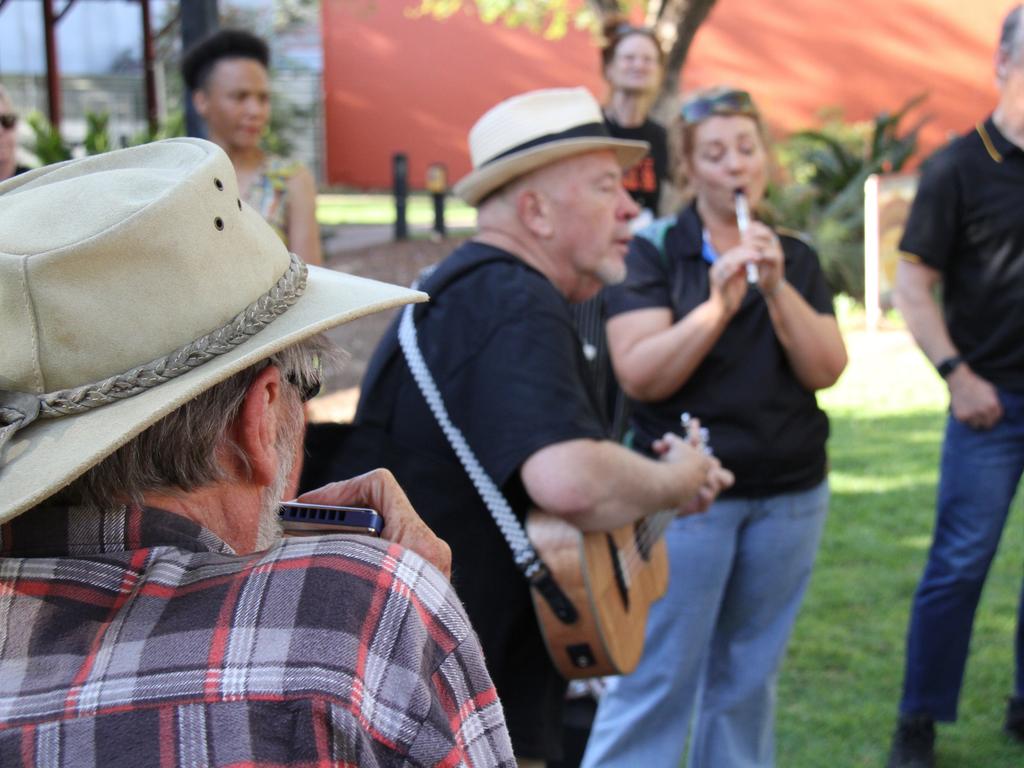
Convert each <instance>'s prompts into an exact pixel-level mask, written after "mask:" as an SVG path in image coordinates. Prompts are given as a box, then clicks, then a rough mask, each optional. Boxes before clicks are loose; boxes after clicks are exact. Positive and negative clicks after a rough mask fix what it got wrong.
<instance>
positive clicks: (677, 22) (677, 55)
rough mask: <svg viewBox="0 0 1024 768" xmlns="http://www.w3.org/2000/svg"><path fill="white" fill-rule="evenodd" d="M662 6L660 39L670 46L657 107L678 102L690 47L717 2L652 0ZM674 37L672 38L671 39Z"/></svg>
mask: <svg viewBox="0 0 1024 768" xmlns="http://www.w3.org/2000/svg"><path fill="white" fill-rule="evenodd" d="M650 4H651V5H654V6H659V7H660V10H659V11H658V16H657V20H656V21H655V28H656V29H657V31H658V34H659V36H662V39H663V40H665V41H666V42H669V41H670V47H669V49H668V52H667V54H666V56H665V79H664V81H663V82H662V84H661V92H660V93H659V94H658V102H657V103H658V106H659V107H660V106H662V105H663V104H664V103H665V102H666V101H667V102H670V103H671V102H672V101H674V100H675V98H676V95H677V93H678V91H679V76H680V75H681V74H682V71H683V65H684V64H685V63H686V56H687V54H689V53H690V45H691V44H692V43H693V38H694V36H695V35H696V34H697V30H698V29H699V28H700V25H701V24H703V23H704V20H705V19H706V18H707V17H708V14H709V13H710V12H711V8H712V7H713V6H714V4H715V0H650ZM669 35H673V37H669Z"/></svg>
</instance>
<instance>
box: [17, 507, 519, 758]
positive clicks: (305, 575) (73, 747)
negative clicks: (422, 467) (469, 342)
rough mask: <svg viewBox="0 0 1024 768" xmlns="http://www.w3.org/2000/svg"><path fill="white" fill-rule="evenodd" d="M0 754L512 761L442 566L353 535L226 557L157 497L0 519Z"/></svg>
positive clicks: (475, 647) (224, 549) (221, 546)
mask: <svg viewBox="0 0 1024 768" xmlns="http://www.w3.org/2000/svg"><path fill="white" fill-rule="evenodd" d="M0 765H3V766H29V765H40V766H60V767H63V766H132V767H133V768H142V767H144V766H153V767H154V768H163V767H164V766H321V765H345V766H348V765H351V766H357V765H358V766H389V765H413V766H421V765H422V766H514V765H515V760H514V758H513V756H512V747H511V745H510V743H509V739H508V733H507V731H506V728H505V722H504V718H503V716H502V711H501V705H500V703H499V702H498V698H497V695H496V693H495V690H494V686H493V685H492V684H491V680H490V678H489V676H488V674H487V671H486V668H485V666H484V661H483V656H482V654H481V652H480V647H479V644H478V643H477V639H476V636H475V634H474V633H473V631H472V629H471V627H470V625H469V621H468V619H467V618H466V615H465V613H464V612H463V610H462V607H461V605H460V603H459V601H458V598H457V597H456V596H455V593H454V592H453V591H452V588H451V586H450V585H449V584H448V582H447V581H446V580H445V579H444V577H443V576H441V574H440V573H438V572H437V570H436V569H434V568H433V567H432V566H430V565H428V564H427V563H425V562H424V561H423V560H422V559H421V558H419V557H418V556H416V555H415V554H413V553H411V552H409V551H407V550H405V549H403V548H401V547H399V546H397V545H389V544H388V543H386V542H380V541H377V540H375V539H371V538H368V537H354V536H349V537H340V536H332V537H322V538H301V539H300V538H296V539H288V540H285V541H283V542H281V543H280V544H279V545H277V546H275V547H272V548H271V549H270V550H268V551H267V552H263V553H258V554H255V555H251V556H239V555H236V554H234V553H233V552H232V551H231V549H230V548H229V547H228V546H227V545H226V544H225V543H224V542H222V541H221V540H220V539H218V538H217V537H216V536H215V535H213V534H212V533H210V531H208V530H205V529H203V528H201V527H199V526H197V525H195V524H194V523H192V522H190V521H188V520H187V519H185V518H183V517H180V516H178V515H173V514H170V513H168V512H164V511H161V510H157V509H145V510H142V509H138V508H125V507H121V508H117V509H112V510H110V511H107V512H105V513H102V514H95V513H92V514H90V513H85V512H83V511H81V510H68V509H62V508H54V507H39V508H37V509H35V510H33V511H32V512H29V513H26V514H25V515H22V516H21V517H19V518H16V519H15V520H14V521H12V522H11V523H9V524H7V525H4V526H2V527H0Z"/></svg>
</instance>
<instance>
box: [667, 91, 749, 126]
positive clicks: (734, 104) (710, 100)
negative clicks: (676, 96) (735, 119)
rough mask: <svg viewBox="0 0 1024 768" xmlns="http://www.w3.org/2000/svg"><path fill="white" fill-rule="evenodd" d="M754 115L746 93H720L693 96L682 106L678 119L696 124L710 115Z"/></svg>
mask: <svg viewBox="0 0 1024 768" xmlns="http://www.w3.org/2000/svg"><path fill="white" fill-rule="evenodd" d="M736 114H739V115H751V116H753V115H756V114H757V107H755V106H754V100H753V99H752V98H750V94H749V93H747V92H746V91H722V92H721V93H716V94H714V95H710V96H695V97H694V98H692V99H690V100H689V101H687V102H686V103H685V104H683V106H682V108H681V109H680V110H679V115H680V117H682V118H683V120H684V121H685V122H687V123H697V122H700V121H701V120H703V119H705V118H707V117H711V116H712V115H736Z"/></svg>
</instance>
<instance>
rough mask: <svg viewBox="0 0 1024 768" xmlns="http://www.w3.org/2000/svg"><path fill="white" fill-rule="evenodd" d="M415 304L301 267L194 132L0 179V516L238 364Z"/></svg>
mask: <svg viewBox="0 0 1024 768" xmlns="http://www.w3.org/2000/svg"><path fill="white" fill-rule="evenodd" d="M307 270H308V271H307ZM425 298H426V297H425V295H424V294H422V293H419V292H416V291H410V290H408V289H405V288H399V287H397V286H393V285H387V284H384V283H379V282H375V281H372V280H365V279H362V278H359V277H353V276H351V275H345V274H341V273H337V272H332V271H330V270H327V269H320V268H317V267H308V268H307V267H306V266H305V265H304V264H303V263H302V262H301V261H300V260H299V259H298V258H297V257H296V256H294V255H292V254H289V253H288V250H287V249H286V248H285V246H284V245H283V244H282V242H281V240H280V239H279V238H278V237H277V235H276V234H275V233H274V231H273V230H272V229H271V228H270V226H269V225H267V223H266V222H264V220H263V219H262V217H260V215H259V214H258V213H257V212H256V211H254V210H252V209H251V208H249V207H248V206H247V205H244V204H242V202H241V201H240V199H239V194H238V183H237V181H236V179H235V172H234V169H233V168H232V166H231V162H230V160H228V158H227V155H225V154H224V152H223V151H222V150H221V149H220V148H219V147H217V146H216V145H215V144H211V143H210V142H207V141H201V140H199V139H171V140H169V141H162V142H157V143H154V144H148V145H145V146H141V147H135V148H133V149H125V150H121V151H117V152H109V153H107V154H104V155H98V156H95V157H89V158H85V159H82V160H72V161H69V162H67V163H61V164H59V165H54V166H49V167H46V168H40V169H38V170H36V171H32V172H30V173H26V174H23V175H21V176H18V177H15V178H13V179H11V180H9V181H7V182H4V183H3V184H0V328H2V329H3V331H2V333H3V341H2V343H0V522H5V521H7V520H10V519H11V518H12V517H15V516H16V515H18V514H20V513H22V512H24V511H25V510H27V509H29V508H31V507H32V506H34V505H35V504H37V503H39V502H40V501H42V500H44V499H46V498H47V497H49V496H51V495H52V494H53V493H55V492H56V491H58V490H60V489H61V488H63V487H64V486H66V485H67V484H68V483H70V482H71V481H72V480H74V479H75V478H77V477H78V476H79V475H81V474H82V473H83V472H85V471H86V470H87V469H89V468H90V467H92V466H94V465H95V464H97V463H99V462H100V461H101V460H102V459H104V458H105V457H106V456H108V455H110V454H111V453H112V452H113V451H115V450H116V449H117V448H119V447H120V446H121V445H123V444H124V443H126V442H128V440H130V439H131V438H133V437H135V436H136V435H138V434H139V433H140V432H142V431H143V430H144V429H146V428H147V427H149V426H151V425H152V424H154V423H155V422H156V421H158V420H159V419H161V418H162V417H163V416H165V415H167V414H168V413H170V412H171V411H173V410H175V409H176V408H177V407H178V406H180V405H181V404H182V403H184V402H186V401H188V400H190V399H192V398H194V397H195V396H196V395H198V394H199V393H201V392H203V391H204V390H206V389H209V388H210V387H211V386H213V385H214V384H216V383H218V382H220V381H223V380H224V379H226V378H227V377H229V376H231V375H232V374H234V373H237V372H238V371H240V370H242V369H244V368H246V367H247V366H249V365H252V364H254V363H256V362H258V361H260V360H262V359H264V358H266V357H268V356H270V355H272V354H273V353H274V352H277V351H278V350H280V349H282V348H284V347H287V346H289V345H291V344H294V343H295V342H297V341H300V340H301V339H303V338H306V337H308V336H311V335H313V334H315V333H318V332H320V331H323V330H325V329H327V328H330V327H332V326H335V325H338V324H340V323H345V322H348V321H349V320H353V319H355V318H357V317H361V316H363V315H366V314H369V313H371V312H376V311H378V310H382V309H387V308H389V307H395V306H398V305H401V304H406V303H409V302H413V301H421V300H424V299H425Z"/></svg>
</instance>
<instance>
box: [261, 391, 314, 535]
mask: <svg viewBox="0 0 1024 768" xmlns="http://www.w3.org/2000/svg"><path fill="white" fill-rule="evenodd" d="M294 410H295V418H294V419H291V418H289V419H288V420H287V422H285V423H284V424H282V426H281V431H280V432H279V433H278V436H277V442H276V445H275V447H276V448H277V452H278V455H279V456H281V467H280V469H279V470H278V473H277V477H275V478H274V482H273V483H271V484H270V485H268V486H267V487H266V488H264V489H263V493H262V494H261V496H260V517H259V524H258V527H257V528H256V544H255V545H254V547H253V550H254V551H255V552H263V551H264V550H266V549H270V547H272V546H274V544H276V543H277V542H278V541H280V540H281V538H282V537H283V536H284V529H283V528H282V526H281V517H280V514H279V513H278V509H279V505H280V503H281V497H282V496H284V490H285V485H286V484H287V483H288V478H289V477H291V474H292V467H293V466H294V464H295V450H294V448H295V440H296V438H297V437H298V433H299V431H300V430H301V429H302V426H303V420H304V413H303V410H302V407H301V406H299V407H296V408H295V409H294Z"/></svg>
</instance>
